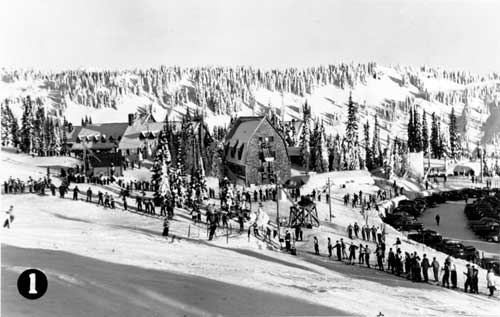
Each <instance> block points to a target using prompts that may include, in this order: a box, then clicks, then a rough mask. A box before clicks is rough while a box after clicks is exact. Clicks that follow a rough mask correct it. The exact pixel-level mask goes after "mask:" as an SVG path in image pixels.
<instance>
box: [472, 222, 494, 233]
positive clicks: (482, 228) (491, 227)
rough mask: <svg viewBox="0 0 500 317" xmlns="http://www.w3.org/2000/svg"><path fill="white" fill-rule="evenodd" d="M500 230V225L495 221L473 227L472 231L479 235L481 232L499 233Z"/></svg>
mask: <svg viewBox="0 0 500 317" xmlns="http://www.w3.org/2000/svg"><path fill="white" fill-rule="evenodd" d="M499 228H500V224H499V223H498V222H495V221H488V222H486V223H483V224H477V225H472V226H471V229H472V231H474V232H475V233H477V234H479V233H481V232H489V231H498V230H499Z"/></svg>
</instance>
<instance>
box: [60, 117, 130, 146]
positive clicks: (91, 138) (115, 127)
mask: <svg viewBox="0 0 500 317" xmlns="http://www.w3.org/2000/svg"><path fill="white" fill-rule="evenodd" d="M127 127H128V123H126V122H124V123H100V124H91V125H87V126H75V127H73V130H72V131H71V132H69V133H68V134H67V140H68V143H72V144H73V147H72V149H74V150H83V148H84V145H83V144H82V143H83V142H85V143H86V144H85V147H87V148H89V149H96V150H97V149H109V148H114V147H117V141H118V140H120V139H121V138H122V137H123V134H124V133H125V130H126V129H127ZM82 141H83V142H82Z"/></svg>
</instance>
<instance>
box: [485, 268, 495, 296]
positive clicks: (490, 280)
mask: <svg viewBox="0 0 500 317" xmlns="http://www.w3.org/2000/svg"><path fill="white" fill-rule="evenodd" d="M486 283H487V287H488V290H489V291H490V295H488V296H489V297H491V296H493V293H494V292H495V290H496V283H495V273H493V269H492V268H490V269H489V270H488V274H486Z"/></svg>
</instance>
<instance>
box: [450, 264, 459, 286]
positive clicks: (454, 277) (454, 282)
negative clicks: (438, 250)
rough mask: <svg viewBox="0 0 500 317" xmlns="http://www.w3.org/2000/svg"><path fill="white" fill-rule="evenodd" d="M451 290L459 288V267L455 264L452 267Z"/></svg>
mask: <svg viewBox="0 0 500 317" xmlns="http://www.w3.org/2000/svg"><path fill="white" fill-rule="evenodd" d="M450 277H451V288H453V289H455V288H457V267H456V266H455V264H453V266H452V267H451V275H450Z"/></svg>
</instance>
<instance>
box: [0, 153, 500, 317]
mask: <svg viewBox="0 0 500 317" xmlns="http://www.w3.org/2000/svg"><path fill="white" fill-rule="evenodd" d="M44 160H46V159H44ZM0 163H1V167H2V168H1V172H0V178H1V180H2V181H3V180H4V179H6V178H7V177H8V176H13V177H18V176H17V175H18V174H17V173H18V172H19V171H21V170H22V169H21V168H17V169H15V168H13V167H14V166H19V164H23V165H25V166H26V167H28V168H30V169H33V170H39V172H40V173H42V172H43V171H44V170H45V168H44V167H43V166H45V165H47V164H48V163H49V162H46V161H44V162H43V164H39V163H37V162H36V161H32V158H30V157H29V156H26V155H23V154H18V155H16V154H12V153H3V152H2V159H1V161H0ZM61 164H63V163H61ZM337 176H338V177H335V179H336V180H337V182H336V183H334V184H332V194H333V196H334V203H333V210H334V215H335V218H334V221H333V222H332V223H329V222H328V221H323V219H325V218H327V215H328V206H327V204H325V203H319V204H318V210H319V213H320V219H321V220H322V222H321V226H320V227H319V228H314V229H305V232H304V233H305V234H304V236H305V239H304V241H303V242H297V243H296V246H297V249H298V256H291V255H289V254H286V253H282V252H280V251H279V250H277V249H276V248H274V247H271V246H268V245H267V244H266V243H264V242H262V241H261V240H259V239H256V238H255V237H253V236H251V237H250V238H248V237H247V235H246V230H245V233H244V234H241V235H240V234H239V233H238V232H236V231H235V230H232V231H231V232H229V234H228V232H227V231H226V230H219V231H218V232H217V237H216V239H215V240H214V241H207V233H206V227H205V225H194V224H193V223H192V222H191V219H190V215H189V213H188V212H187V211H185V210H183V209H176V216H175V218H174V220H173V221H172V222H171V234H172V235H175V238H171V237H170V238H168V239H166V238H164V237H162V236H161V230H162V219H161V218H159V217H151V216H145V215H140V214H137V213H132V212H126V211H124V210H122V209H119V208H118V209H114V210H110V209H103V208H101V207H98V206H97V205H95V204H89V203H86V202H84V201H83V200H79V201H73V200H71V199H70V197H68V198H66V199H61V198H59V197H57V196H56V197H53V196H50V195H47V196H43V197H42V196H39V195H35V194H25V195H4V196H2V208H3V210H4V209H5V208H6V207H7V206H9V205H13V206H15V209H14V210H15V215H16V218H15V220H14V223H13V226H12V228H11V229H3V230H2V235H1V237H2V245H3V246H4V250H3V251H2V258H4V259H6V260H5V261H4V260H3V261H2V275H5V276H6V278H9V279H11V280H12V279H15V278H14V277H15V274H14V273H15V272H19V271H20V270H22V269H24V268H25V267H28V266H30V267H31V266H35V267H41V268H43V269H44V270H46V271H47V274H48V275H49V281H50V280H54V283H55V284H56V285H55V286H54V288H55V289H56V291H57V292H61V293H63V294H64V293H65V290H66V287H67V288H70V290H69V291H68V292H72V293H70V294H75V296H77V295H78V294H79V293H85V292H87V291H91V292H94V291H95V292H97V293H98V294H102V296H100V297H99V298H100V301H99V305H97V307H98V308H99V309H102V310H97V308H96V310H95V311H91V313H92V312H95V313H97V312H106V310H105V303H106V301H108V300H109V301H113V300H114V299H119V300H120V301H123V300H124V299H123V298H134V299H135V300H134V301H133V302H132V303H131V305H128V306H127V307H130V309H131V311H135V310H136V309H138V307H137V306H134V305H136V304H137V305H139V304H140V303H141V302H143V301H144V302H145V303H149V304H151V305H150V306H148V307H149V308H148V309H150V310H152V311H157V310H158V309H159V308H161V307H162V305H164V307H165V309H166V311H170V312H172V313H173V314H178V313H187V314H193V315H198V314H201V313H202V312H204V313H209V314H217V313H221V312H226V313H227V314H230V315H233V312H235V311H237V309H238V301H235V302H233V301H230V300H228V301H226V302H225V303H224V305H226V306H228V307H225V308H220V307H219V306H218V303H219V300H214V301H215V302H214V304H213V305H210V304H207V302H206V301H205V300H204V299H200V300H199V301H193V300H192V299H189V300H186V299H183V298H182V296H179V295H175V294H173V293H172V292H171V290H164V289H163V288H164V287H161V285H164V284H162V282H167V284H168V281H169V280H170V279H175V278H176V276H183V277H181V281H180V282H179V281H178V280H177V282H175V283H173V285H178V286H179V287H181V285H184V284H187V285H188V287H189V288H190V289H192V292H193V293H195V292H196V290H197V289H198V287H199V288H200V292H202V293H203V294H206V296H209V297H210V296H218V297H220V296H225V297H227V298H232V297H231V296H233V295H231V294H240V296H243V297H244V296H248V301H254V302H253V304H254V305H256V306H259V308H257V307H256V308H255V310H254V311H252V310H251V309H250V308H249V305H247V304H245V305H243V304H242V306H241V307H242V311H243V313H242V315H255V314H257V315H269V314H270V315H275V314H278V315H294V314H300V315H317V314H319V315H323V314H327V315H345V314H347V313H352V314H355V315H365V316H374V315H377V314H378V313H379V312H382V313H384V314H385V315H386V316H402V315H405V316H411V315H428V316H441V315H449V316H457V315H469V316H478V315H482V316H493V315H496V314H497V312H498V308H499V303H500V302H499V301H498V298H497V297H496V298H495V299H488V298H486V297H485V296H482V295H481V296H471V295H469V294H464V293H462V292H456V291H452V290H448V289H443V288H441V287H438V286H433V285H429V284H415V283H411V282H409V281H407V280H406V279H403V278H398V277H395V276H393V275H391V274H387V273H385V272H379V271H377V270H374V269H371V270H370V269H367V268H365V267H359V266H350V265H346V264H344V263H339V262H336V261H334V260H331V259H328V258H327V257H326V256H325V253H326V238H327V237H331V238H332V239H333V241H335V240H337V239H339V238H344V240H348V238H347V236H346V230H345V226H346V225H347V224H348V223H352V222H354V221H358V223H362V217H361V214H360V213H359V211H357V210H354V209H351V208H348V207H344V206H343V205H342V203H341V201H340V200H341V196H342V195H343V193H344V192H353V191H358V190H360V189H362V190H363V191H364V192H366V193H368V192H371V191H374V190H376V188H377V187H375V186H374V180H373V179H372V178H371V176H370V175H369V174H367V173H366V172H345V173H344V174H343V177H340V176H341V175H340V174H339V175H337ZM19 177H24V174H23V175H20V176H19ZM344 183H346V184H347V186H346V187H345V188H343V186H342V185H343V184H344ZM308 185H309V186H308V187H307V188H304V190H312V189H313V188H321V187H324V178H323V177H319V176H318V178H317V179H315V176H313V177H312V178H311V180H310V182H309V183H308ZM80 198H82V197H80ZM115 198H117V197H115ZM116 200H117V201H118V199H116ZM275 204H276V203H275V202H274V203H273V202H267V203H266V204H265V206H264V209H265V210H266V211H267V212H268V213H269V214H271V212H272V210H275ZM285 206H286V205H285V203H283V205H282V206H281V208H282V210H286V207H285ZM271 218H272V217H271ZM368 222H369V224H370V225H372V224H375V225H379V224H380V219H379V218H378V217H377V216H376V215H370V216H369V219H368ZM235 227H237V224H235V223H232V228H235ZM313 236H317V237H318V239H319V240H320V251H321V253H322V256H320V257H318V256H314V255H312V252H311V251H312V250H313V247H312V244H313ZM396 237H400V238H402V240H403V245H402V246H401V248H402V249H403V251H408V252H413V251H417V252H418V253H419V254H420V255H421V254H422V253H423V252H425V253H427V254H428V256H429V257H431V258H432V257H433V256H436V257H437V258H438V260H439V261H440V262H441V263H443V261H444V258H445V255H444V254H440V253H438V252H435V251H433V250H432V249H430V248H427V247H425V246H423V245H420V244H417V243H414V242H412V241H409V240H407V239H405V238H404V236H403V235H402V234H401V233H399V232H397V231H395V230H391V229H390V228H388V235H387V241H388V246H389V245H391V244H392V243H394V241H395V239H396ZM353 242H355V243H360V242H361V241H353ZM369 244H370V247H371V248H372V249H374V245H373V243H369ZM5 246H9V247H5ZM13 247H15V248H13ZM18 248H30V249H35V250H30V249H18ZM43 250H51V251H46V253H45V252H44V251H43ZM48 255H53V256H48ZM80 256H82V257H84V258H80ZM72 257H74V258H72ZM17 258H18V259H22V261H21V260H18V261H16V259H17ZM93 259H94V260H93ZM97 260H98V261H97ZM39 261H42V263H40V262H39ZM66 261H67V263H69V266H71V263H75V265H76V267H77V268H78V270H76V269H75V270H72V269H71V268H68V265H63V264H62V263H66ZM101 261H104V262H107V263H108V264H106V263H103V262H101ZM454 264H456V265H457V271H458V272H459V275H458V276H459V285H460V284H463V279H462V277H461V274H460V272H462V271H463V268H464V265H465V262H464V261H458V260H457V261H454ZM86 265H88V266H89V267H88V271H89V272H94V271H95V272H96V273H95V274H96V275H95V276H92V274H93V273H92V274H90V273H87V272H84V273H81V271H85V270H87V268H86ZM118 265H125V266H126V267H123V266H118ZM107 270H109V274H110V276H116V277H118V275H117V273H113V272H115V271H117V270H118V271H119V272H121V273H122V274H125V275H127V277H125V278H124V279H125V280H126V281H130V282H131V283H132V281H133V282H135V283H137V284H138V285H140V287H139V289H137V290H130V289H129V287H130V286H129V285H128V284H126V283H125V284H120V283H117V282H113V281H111V280H110V278H109V277H106V276H107V273H106V272H107ZM141 270H143V271H141ZM153 270H154V272H153ZM141 272H143V273H141ZM161 272H165V275H164V276H165V277H164V278H165V280H164V281H162V280H161V277H162V274H161ZM142 274H144V276H146V277H145V278H141V277H140V276H143V275H142ZM100 276H102V278H103V280H101V279H100ZM148 277H150V278H151V279H150V280H149V279H148ZM198 278H199V279H200V282H199V285H197V283H196V279H198ZM158 279H160V281H158ZM479 279H480V291H482V292H484V289H485V273H484V271H483V270H481V271H480V276H479ZM2 282H4V281H2ZM221 283H222V284H221ZM224 283H227V284H230V285H231V286H227V288H226V287H225V286H224ZM2 285H4V283H2ZM210 286H212V287H217V288H220V291H218V292H217V293H216V294H214V293H213V292H210V291H209V288H210ZM236 286H241V287H243V289H241V288H235V287H236ZM124 287H125V289H123V288H124ZM165 287H166V286H165ZM120 288H121V289H122V291H121V292H117V290H118V289H120ZM49 291H50V284H49ZM233 291H234V293H233ZM4 292H16V290H15V288H13V287H10V288H7V289H5V288H4V286H2V294H5V293H4ZM266 292H268V293H266ZM97 293H96V294H97ZM9 294H10V293H9ZM183 294H184V293H183ZM196 294H198V293H196ZM265 294H268V295H267V296H268V297H269V299H276V300H280V301H281V300H283V303H284V307H286V306H287V305H286V303H287V302H288V301H289V300H290V298H293V299H294V300H297V301H298V302H299V303H302V302H304V301H305V302H308V303H307V304H306V303H304V307H303V308H301V309H298V308H297V310H295V311H293V310H292V309H293V307H295V306H293V305H291V306H290V310H279V309H278V308H277V307H276V305H274V306H273V304H272V300H268V301H265V302H264V304H262V306H261V301H260V299H259V298H261V296H265ZM5 296H6V295H3V296H2V307H5V306H6V307H10V309H13V310H12V311H10V312H14V311H15V309H18V308H15V307H16V305H6V304H5V303H4V302H3V299H4V298H10V297H9V296H10V295H8V296H7V297H5ZM47 296H49V295H47ZM277 296H285V297H284V298H283V297H282V299H279V297H277ZM48 298H49V297H47V299H48ZM62 298H64V296H63V297H62ZM245 298H246V297H245ZM51 300H53V303H54V306H52V307H56V306H57V305H60V306H61V307H66V309H67V306H65V304H64V302H63V301H59V300H58V299H57V298H53V297H51ZM92 300H94V299H93V298H92V296H84V297H83V298H82V299H81V301H80V302H79V305H78V306H77V307H83V306H85V305H82V302H83V303H85V301H89V302H90V301H92ZM69 303H72V301H71V300H70V301H69ZM265 307H268V309H269V310H264V312H263V309H265ZM314 307H316V308H314ZM188 308H189V309H190V310H188ZM87 309H90V308H87ZM315 309H316V310H315ZM329 309H330V310H329ZM249 310H250V311H249ZM62 311H64V310H63V309H62ZM118 311H120V310H118Z"/></svg>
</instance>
